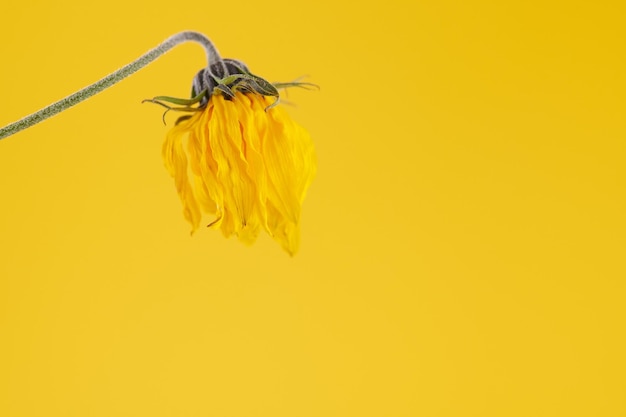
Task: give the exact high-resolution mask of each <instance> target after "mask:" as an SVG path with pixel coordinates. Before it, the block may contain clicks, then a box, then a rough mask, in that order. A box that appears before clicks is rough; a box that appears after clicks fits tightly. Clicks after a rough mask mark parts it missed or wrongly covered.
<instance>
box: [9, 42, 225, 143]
mask: <svg viewBox="0 0 626 417" xmlns="http://www.w3.org/2000/svg"><path fill="white" fill-rule="evenodd" d="M188 41H193V42H197V43H199V44H201V45H202V46H203V47H204V49H205V51H206V54H207V60H208V64H207V66H208V65H210V64H212V63H215V62H219V61H221V57H220V54H219V53H218V52H217V49H216V48H215V46H214V45H213V42H211V40H209V39H208V38H207V37H206V36H204V35H203V34H201V33H198V32H191V31H187V32H180V33H177V34H176V35H173V36H170V37H169V38H167V39H166V40H165V41H163V43H161V44H160V45H159V46H157V47H156V48H154V49H151V50H150V51H148V52H146V53H145V54H144V55H142V56H140V57H139V58H137V59H136V60H134V61H133V62H131V63H130V64H128V65H125V66H124V67H122V68H120V69H118V70H117V71H115V72H113V73H111V74H109V75H107V76H106V77H104V78H103V79H101V80H100V81H96V82H95V83H93V84H91V85H89V86H87V87H85V88H83V89H82V90H79V91H77V92H75V93H74V94H71V95H69V96H67V97H65V98H64V99H61V100H59V101H57V102H56V103H52V104H50V105H49V106H47V107H44V108H43V109H41V110H39V111H36V112H35V113H32V114H29V115H28V116H26V117H24V118H22V119H20V120H18V121H16V122H13V123H11V124H9V125H7V126H5V127H3V128H0V139H4V138H6V137H8V136H11V135H13V134H15V133H17V132H19V131H20V130H24V129H26V128H29V127H31V126H33V125H35V124H37V123H39V122H41V121H43V120H45V119H47V118H48V117H51V116H54V115H55V114H57V113H60V112H62V111H63V110H66V109H69V108H70V107H72V106H74V105H76V104H78V103H80V102H81V101H83V100H86V99H88V98H89V97H91V96H93V95H95V94H97V93H99V92H101V91H103V90H105V89H107V88H109V87H110V86H112V85H113V84H115V83H117V82H119V81H121V80H123V79H124V78H126V77H128V76H129V75H131V74H134V73H135V72H137V71H139V70H140V69H141V68H143V67H145V66H146V65H148V64H149V63H151V62H152V61H154V60H155V59H157V58H158V57H160V56H161V55H163V54H164V53H166V52H167V51H169V50H170V49H172V48H173V47H175V46H177V45H179V44H181V43H184V42H188Z"/></svg>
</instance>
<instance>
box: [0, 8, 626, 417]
mask: <svg viewBox="0 0 626 417" xmlns="http://www.w3.org/2000/svg"><path fill="white" fill-rule="evenodd" d="M54 3H55V2H47V1H46V2H44V1H39V0H37V1H29V2H18V1H13V0H9V1H5V2H4V3H3V5H2V7H1V13H2V21H3V24H2V26H1V27H0V36H1V39H2V43H1V46H0V51H1V56H2V66H1V68H2V69H1V70H0V74H1V78H0V91H2V96H3V97H2V104H1V111H0V124H2V125H4V124H6V123H9V122H11V121H14V120H16V119H18V118H20V117H22V116H24V115H25V114H27V113H29V112H32V111H34V110H36V109H38V108H40V107H42V106H44V105H46V104H48V103H50V102H52V101H54V100H57V99H59V98H61V97H63V96H65V95H67V94H69V93H70V92H72V91H74V90H76V89H78V88H81V87H83V86H85V85H87V84H89V83H90V82H93V81H95V80H97V79H99V78H100V77H102V76H104V75H106V74H107V73H109V72H111V71H112V70H114V69H116V68H118V67H120V66H122V65H123V64H125V63H126V62H128V61H130V60H132V59H134V58H135V57H136V56H138V55H140V54H142V53H143V52H145V51H146V50H148V49H150V48H152V47H153V46H155V45H156V44H158V43H159V42H161V41H162V40H163V39H165V38H166V37H168V36H169V35H171V34H173V33H175V32H178V31H181V30H185V29H193V30H198V31H201V32H203V33H205V34H207V35H208V36H210V37H211V38H212V39H213V40H214V41H215V43H216V44H217V46H218V48H219V49H220V51H221V52H222V54H223V55H224V56H225V57H233V58H239V59H241V60H243V61H245V62H246V63H247V64H248V65H249V66H250V68H251V70H252V71H253V72H255V73H258V74H260V75H262V76H265V77H267V78H269V79H271V80H276V81H278V80H282V81H286V80H291V79H293V78H295V77H297V76H300V75H310V80H311V81H313V82H315V83H318V84H320V85H321V90H320V91H319V92H306V91H292V92H291V93H290V95H289V100H290V101H292V102H293V103H295V106H291V107H289V109H290V110H289V111H290V112H291V114H292V115H293V117H294V118H295V119H296V120H297V121H299V122H300V123H301V124H302V125H304V126H305V127H306V128H307V129H308V130H309V131H310V132H311V134H312V136H313V138H314V140H315V143H316V148H317V154H318V159H319V174H318V176H317V178H316V180H315V182H314V183H313V185H312V188H311V189H310V192H309V194H308V198H307V200H306V201H305V206H304V211H303V223H302V246H301V251H300V253H299V254H298V255H297V256H296V257H295V258H293V259H291V258H289V256H287V255H286V254H285V253H284V252H282V250H281V249H280V247H279V245H278V244H276V243H275V242H273V241H272V240H271V239H270V238H269V237H267V236H266V235H264V236H262V237H261V238H260V240H259V241H258V243H257V244H256V245H255V246H253V247H252V248H247V247H245V246H243V245H241V244H239V243H238V242H237V241H236V240H235V239H230V240H226V239H224V238H222V236H221V235H220V234H219V233H218V232H215V231H211V230H202V231H200V232H199V233H198V234H197V235H195V236H194V237H190V236H189V226H188V225H187V224H186V223H185V221H184V219H183V216H182V213H181V207H180V203H179V200H178V196H177V195H176V192H175V190H174V185H173V182H172V180H171V179H170V178H169V177H168V175H167V173H166V172H165V169H164V168H163V166H162V161H161V156H160V148H161V143H162V141H163V139H164V136H165V133H166V131H167V129H168V128H167V127H165V126H163V124H162V123H161V113H162V110H161V109H160V108H158V107H156V106H153V105H148V104H144V105H142V104H140V102H141V100H142V99H144V98H149V97H152V96H155V95H172V96H186V95H187V94H188V93H189V90H190V82H191V79H192V77H193V76H194V75H195V73H196V71H197V70H199V69H200V68H201V67H202V66H203V64H204V53H203V51H202V49H201V48H200V47H198V46H197V45H194V44H186V45H184V46H181V47H178V48H176V49H175V50H173V51H172V52H170V53H168V54H167V55H166V56H165V57H163V58H161V59H159V60H158V61H156V62H155V63H154V64H152V65H151V66H150V67H148V68H147V69H145V70H143V71H141V72H140V73H138V74H136V75H134V76H133V77H131V78H129V79H127V80H125V81H123V82H122V83H120V84H118V85H117V86H115V87H114V88H111V89H110V90H108V91H106V92H104V93H102V94H100V95H98V96H96V97H94V98H92V99H90V100H89V101H87V102H85V103H83V104H81V105H79V106H78V107H75V108H73V109H71V110H69V111H67V112H65V113H63V114H61V115H59V116H56V117H54V118H53V119H50V120H48V121H46V122H45V123H43V124H41V125H38V126H36V127H34V128H32V129H30V130H28V131H25V132H22V133H20V134H18V135H16V136H14V137H11V138H8V139H5V140H2V141H1V142H0V190H1V197H0V198H1V202H0V339H1V340H0V416H7V417H12V416H28V417H37V416H42V417H43V416H46V417H49V416H76V417H78V416H80V417H86V416H117V417H122V416H150V417H157V416H233V417H234V416H272V417H279V416H293V417H295V416H298V417H308V416H311V417H312V416H358V417H365V416H573V415H580V416H624V415H626V394H625V392H626V360H625V354H624V352H625V351H626V340H625V332H624V327H625V320H624V319H625V318H626V314H625V313H626V307H625V306H624V300H625V296H626V286H625V283H624V282H625V280H624V278H625V277H626V266H625V259H624V250H625V249H626V238H625V232H626V222H625V221H624V213H625V209H626V199H625V193H624V186H625V185H626V170H625V169H624V158H625V156H626V153H625V151H626V145H625V139H626V127H625V119H624V110H625V107H626V106H625V104H624V103H625V102H624V97H626V95H625V93H626V91H625V90H626V89H625V84H626V83H625V75H624V74H626V71H625V70H626V68H625V65H624V40H625V39H626V36H625V35H626V30H625V29H624V21H626V20H625V18H626V13H625V6H624V2H623V1H615V2H576V1H573V2H572V1H551V2H544V1H512V2H498V1H491V2H489V1H480V2H479V1H469V2H465V1H427V2H421V1H417V2H411V1H408V0H407V1H404V2H403V1H401V0H388V1H381V2H365V3H364V4H361V5H356V4H357V3H355V5H348V4H349V3H347V2H346V3H342V2H339V1H328V0H327V1H322V2H320V3H316V2H295V1H283V2H272V1H270V2H253V1H249V0H242V1H237V2H209V1H205V2H172V1H161V0H160V1H150V2H132V1H128V0H126V1H118V0H114V1H105V2H98V3H97V5H91V4H92V3H90V2H83V1H73V2H63V3H61V4H54ZM93 4H96V3H93ZM168 120H169V123H170V125H171V124H172V123H173V120H174V118H173V117H171V118H169V119H168Z"/></svg>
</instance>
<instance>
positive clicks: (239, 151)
mask: <svg viewBox="0 0 626 417" xmlns="http://www.w3.org/2000/svg"><path fill="white" fill-rule="evenodd" d="M254 90H255V89H254V88H250V85H248V88H241V89H233V91H232V96H231V94H223V93H222V92H221V91H220V92H218V90H217V89H215V90H214V91H213V94H211V95H210V96H209V98H208V101H207V102H206V104H205V106H204V107H203V108H200V109H198V111H196V112H195V113H194V114H193V115H192V116H191V117H183V118H181V119H180V120H179V123H178V124H177V125H176V126H174V127H173V128H172V129H171V130H170V132H169V133H168V135H167V139H166V141H165V143H164V145H163V159H164V161H165V166H166V168H167V169H168V171H169V173H170V174H171V175H172V177H174V180H175V184H176V189H177V191H178V194H179V196H180V199H181V201H182V204H183V213H184V216H185V218H186V219H187V221H188V222H189V223H191V228H192V233H193V232H194V231H196V230H197V229H198V228H199V227H200V225H201V222H202V217H203V214H209V215H212V216H215V219H214V220H213V221H212V222H211V223H210V224H209V227H212V228H215V229H221V231H222V233H223V234H224V236H226V237H229V236H231V235H233V234H234V235H236V236H237V237H238V238H239V240H241V241H242V242H244V243H246V244H252V243H254V241H255V240H256V238H257V236H258V234H259V232H260V230H261V229H265V230H266V231H267V233H269V235H270V236H272V237H273V238H274V239H276V240H277V241H278V242H279V243H280V244H281V246H282V247H283V248H284V249H285V250H286V251H287V252H288V253H289V254H291V255H294V254H295V253H296V252H297V250H298V246H299V239H300V212H301V207H302V202H303V200H304V197H305V195H306V191H307V188H308V187H309V185H310V184H311V181H312V180H313V177H314V176H315V171H316V161H315V154H314V150H313V143H312V141H311V138H310V137H309V135H308V133H307V132H306V131H305V130H304V129H303V128H302V127H301V126H299V125H298V124H296V123H295V122H294V121H293V120H292V119H291V118H290V117H289V115H288V114H287V113H286V112H285V110H284V109H282V108H281V107H280V106H277V107H272V105H273V104H272V102H273V101H274V100H275V99H271V98H268V97H267V96H266V95H263V94H260V93H258V92H257V91H254ZM256 90H258V89H256ZM270 107H271V108H270Z"/></svg>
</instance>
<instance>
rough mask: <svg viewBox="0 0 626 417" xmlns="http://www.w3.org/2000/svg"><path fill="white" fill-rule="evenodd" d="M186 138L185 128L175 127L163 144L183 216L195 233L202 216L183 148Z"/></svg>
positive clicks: (166, 162)
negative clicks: (190, 180)
mask: <svg viewBox="0 0 626 417" xmlns="http://www.w3.org/2000/svg"><path fill="white" fill-rule="evenodd" d="M186 136H187V130H186V127H185V126H175V127H174V128H173V129H172V130H170V132H169V133H168V135H167V138H166V140H165V143H164V144H163V160H164V162H165V167H166V168H167V170H168V171H169V173H170V175H172V176H173V177H174V183H175V185H176V190H177V191H178V195H179V197H180V200H181V202H182V203H183V215H184V216H185V219H187V221H188V222H189V223H191V227H192V230H191V231H192V233H193V231H194V230H196V229H197V228H198V227H199V226H200V220H201V218H202V214H201V212H200V205H199V204H198V201H197V199H196V196H195V194H194V190H193V187H192V186H191V184H190V182H189V177H188V175H187V154H186V153H185V151H184V148H183V140H184V139H185V138H186Z"/></svg>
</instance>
